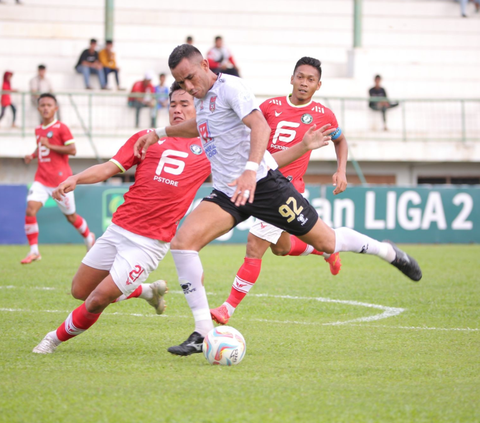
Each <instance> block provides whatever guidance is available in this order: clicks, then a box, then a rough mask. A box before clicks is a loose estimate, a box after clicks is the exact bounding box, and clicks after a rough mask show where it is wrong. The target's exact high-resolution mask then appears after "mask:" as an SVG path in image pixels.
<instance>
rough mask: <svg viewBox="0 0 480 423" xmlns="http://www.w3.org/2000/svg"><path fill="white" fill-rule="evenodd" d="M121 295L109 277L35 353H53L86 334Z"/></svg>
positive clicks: (35, 349) (36, 348)
mask: <svg viewBox="0 0 480 423" xmlns="http://www.w3.org/2000/svg"><path fill="white" fill-rule="evenodd" d="M121 293H122V292H121V291H120V289H119V288H118V286H117V285H116V284H115V282H114V281H113V279H112V276H111V275H108V276H107V277H106V278H105V279H104V280H103V281H102V282H101V283H100V284H99V285H98V286H97V287H96V288H95V289H94V290H93V292H92V293H91V294H90V295H89V296H88V297H87V299H86V301H85V302H84V303H83V304H82V305H81V306H80V307H77V308H76V309H75V310H73V311H72V312H71V313H70V314H69V315H68V317H67V319H66V320H65V321H64V322H63V323H62V324H61V325H60V326H59V327H58V328H57V329H56V330H54V331H52V332H49V333H47V335H46V336H45V337H44V338H43V340H42V341H41V342H40V343H39V344H38V345H37V346H36V347H35V348H34V349H33V352H34V353H38V354H50V353H53V352H54V351H55V349H56V348H57V347H58V345H60V344H61V343H62V342H65V341H68V340H69V339H71V338H73V337H75V336H78V335H80V334H81V333H83V332H85V331H86V330H87V329H88V328H90V327H91V326H92V325H93V324H94V323H95V322H96V321H97V320H98V318H99V317H100V314H101V313H102V312H103V310H105V308H107V307H108V305H109V304H110V303H111V302H112V301H113V300H115V298H117V297H118V296H119V295H120V294H121Z"/></svg>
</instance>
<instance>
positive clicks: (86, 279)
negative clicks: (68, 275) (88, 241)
mask: <svg viewBox="0 0 480 423" xmlns="http://www.w3.org/2000/svg"><path fill="white" fill-rule="evenodd" d="M108 274H109V271H108V270H103V269H96V268H94V267H90V266H87V265H86V264H84V263H80V267H79V268H78V270H77V273H75V276H74V277H73V280H72V296H73V298H75V299H77V300H83V301H85V300H86V299H87V297H88V296H89V295H90V294H91V293H92V292H93V290H94V289H95V288H96V287H97V286H98V285H100V283H101V282H102V281H103V280H104V279H105V278H106V277H107V276H108Z"/></svg>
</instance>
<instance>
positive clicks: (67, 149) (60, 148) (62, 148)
mask: <svg viewBox="0 0 480 423" xmlns="http://www.w3.org/2000/svg"><path fill="white" fill-rule="evenodd" d="M39 141H40V143H41V144H42V145H43V146H45V147H47V148H49V149H50V150H52V151H55V152H56V153H58V154H68V155H69V156H75V154H77V147H75V143H72V144H68V145H54V144H50V142H49V140H48V138H47V137H42V138H40V140H39Z"/></svg>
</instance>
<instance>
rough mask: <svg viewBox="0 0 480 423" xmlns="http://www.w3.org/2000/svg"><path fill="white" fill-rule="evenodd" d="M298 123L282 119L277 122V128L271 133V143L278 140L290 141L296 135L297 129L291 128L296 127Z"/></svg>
mask: <svg viewBox="0 0 480 423" xmlns="http://www.w3.org/2000/svg"><path fill="white" fill-rule="evenodd" d="M299 126H300V124H299V123H298V122H288V121H286V120H282V121H280V122H278V124H277V129H276V130H275V134H274V135H273V139H272V144H276V143H277V141H280V142H292V141H293V140H294V139H295V136H296V135H297V131H295V130H294V129H293V128H298V127H299Z"/></svg>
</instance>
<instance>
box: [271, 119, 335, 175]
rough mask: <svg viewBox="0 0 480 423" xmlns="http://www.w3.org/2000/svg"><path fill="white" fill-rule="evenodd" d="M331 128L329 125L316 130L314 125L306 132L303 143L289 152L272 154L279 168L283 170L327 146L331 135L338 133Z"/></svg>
mask: <svg viewBox="0 0 480 423" xmlns="http://www.w3.org/2000/svg"><path fill="white" fill-rule="evenodd" d="M330 127H331V125H330V124H329V123H327V124H326V125H324V126H322V127H321V128H319V129H316V125H313V126H311V127H310V128H309V129H308V131H307V132H305V135H304V136H303V139H302V141H301V142H299V143H297V144H295V145H294V146H293V147H290V148H289V149H287V150H281V151H278V152H276V153H274V154H272V155H273V158H274V159H275V161H276V162H277V164H278V167H280V168H282V167H284V166H286V165H288V164H290V163H292V162H293V161H295V160H297V159H298V158H300V157H302V156H303V155H304V154H306V153H308V152H309V151H310V150H316V149H317V148H322V147H325V146H327V145H328V144H329V141H330V140H331V136H330V134H331V133H332V132H335V131H336V129H330Z"/></svg>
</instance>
